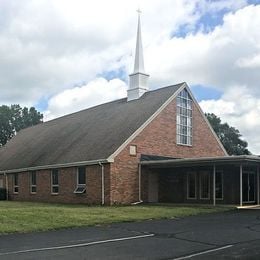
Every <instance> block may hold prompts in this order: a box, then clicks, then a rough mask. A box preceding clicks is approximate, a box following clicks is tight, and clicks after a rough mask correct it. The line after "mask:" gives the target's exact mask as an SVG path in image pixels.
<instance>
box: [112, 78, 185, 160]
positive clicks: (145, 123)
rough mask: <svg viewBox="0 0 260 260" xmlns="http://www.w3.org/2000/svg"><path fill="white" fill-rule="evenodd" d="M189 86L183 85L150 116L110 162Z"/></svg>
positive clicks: (115, 153) (120, 147)
mask: <svg viewBox="0 0 260 260" xmlns="http://www.w3.org/2000/svg"><path fill="white" fill-rule="evenodd" d="M186 86H187V84H186V83H183V84H182V86H181V87H179V89H178V90H177V91H176V92H175V93H174V94H173V95H172V96H171V97H170V98H169V99H168V100H166V101H165V102H164V103H163V104H162V105H161V107H160V108H159V109H158V110H157V111H156V112H155V113H154V114H153V115H152V116H150V117H149V118H148V119H147V120H146V121H145V122H144V123H143V124H142V125H141V126H140V127H139V128H138V129H137V130H136V131H135V132H134V133H133V134H132V135H131V136H130V137H129V138H128V139H127V140H126V141H125V142H124V143H123V144H122V145H121V146H119V148H118V149H117V150H116V151H115V152H114V153H113V154H111V155H110V156H109V157H108V160H114V159H115V157H116V156H117V155H118V154H119V153H120V152H121V151H122V150H123V149H124V148H125V147H126V146H127V145H128V144H129V143H130V142H132V141H133V139H134V138H135V137H136V136H137V135H139V134H140V133H141V132H142V131H143V130H144V128H146V127H147V125H149V124H150V123H151V122H152V121H153V120H154V119H155V118H156V117H157V116H158V115H159V114H160V113H161V112H162V111H163V110H164V109H165V108H166V107H167V106H168V105H169V104H170V103H171V102H172V100H173V99H174V98H176V97H177V95H178V94H179V93H180V92H181V91H182V90H183V89H184V88H185V87H186Z"/></svg>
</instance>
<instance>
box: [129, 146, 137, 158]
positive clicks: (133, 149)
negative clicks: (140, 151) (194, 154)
mask: <svg viewBox="0 0 260 260" xmlns="http://www.w3.org/2000/svg"><path fill="white" fill-rule="evenodd" d="M129 154H130V155H131V156H136V155H137V146H136V145H130V147H129Z"/></svg>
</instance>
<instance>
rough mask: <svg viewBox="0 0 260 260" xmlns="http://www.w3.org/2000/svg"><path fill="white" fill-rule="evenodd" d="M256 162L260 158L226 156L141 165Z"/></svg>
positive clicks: (152, 162) (143, 163)
mask: <svg viewBox="0 0 260 260" xmlns="http://www.w3.org/2000/svg"><path fill="white" fill-rule="evenodd" d="M243 161H244V162H254V163H260V157H258V156H248V155H238V156H224V157H200V158H184V159H172V160H171V159H168V160H151V161H142V162H140V164H141V165H143V166H145V165H147V166H160V165H164V166H165V165H167V166H182V165H183V164H185V165H197V164H201V163H234V162H243Z"/></svg>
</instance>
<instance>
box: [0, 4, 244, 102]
mask: <svg viewBox="0 0 260 260" xmlns="http://www.w3.org/2000/svg"><path fill="white" fill-rule="evenodd" d="M219 3H220V4H218V6H217V7H216V4H213V3H212V2H211V1H206V0H194V1H187V0H176V1H172V0H164V1H159V0H141V1H140V0H131V1H120V0H111V1H104V0H96V1H91V0H75V1H71V0H54V1H46V0H24V1H15V0H1V1H0V24H1V26H0V57H1V60H0V91H1V96H0V102H1V103H14V102H15V103H22V102H23V103H28V104H31V103H34V104H36V103H37V100H39V99H40V98H41V97H42V96H51V95H53V94H57V93H58V92H60V91H63V90H64V89H66V88H70V87H71V86H73V85H74V84H77V83H79V82H82V81H85V82H88V81H90V80H93V79H94V78H95V77H96V76H97V75H100V74H102V73H104V72H106V71H111V70H117V69H118V68H123V69H124V70H126V73H128V72H129V68H130V70H131V69H132V62H133V61H132V59H130V58H129V57H130V54H131V53H133V49H134V40H135V35H136V16H135V10H136V8H137V7H138V6H140V7H141V8H142V9H143V10H144V15H143V16H142V22H143V23H142V24H143V28H142V29H143V36H144V37H143V39H144V46H145V47H146V48H148V54H149V46H152V47H153V44H151V43H152V42H155V43H156V44H158V45H159V46H158V47H164V45H165V43H167V42H168V41H169V36H170V35H171V34H172V32H174V31H176V30H178V28H179V26H181V25H190V26H191V27H192V26H194V25H195V23H196V21H197V20H198V19H199V18H200V16H201V15H202V14H203V12H208V11H209V10H211V13H212V14H214V12H216V11H219V10H221V9H224V8H225V9H229V10H236V9H238V8H240V7H241V6H244V5H245V1H242V0H239V1H238V0H229V1H224V0H222V1H219ZM157 50H159V49H158V48H157ZM171 51H172V50H171ZM169 57H170V56H169ZM148 61H149V62H151V63H152V64H158V62H159V61H158V60H156V59H149V60H147V61H146V64H148ZM167 62H171V63H175V62H173V60H169V59H168V60H167ZM152 64H151V65H150V66H151V68H152V66H153V65H152ZM147 67H149V66H147ZM149 69H150V67H149ZM157 69H159V74H162V71H161V69H160V68H158V66H157ZM153 72H154V71H153V70H151V74H152V73H153ZM176 72H177V71H176ZM165 73H168V71H166V72H165ZM154 79H155V80H153V79H152V78H151V84H152V85H154V84H155V83H156V82H157V81H156V80H157V75H156V76H155V78H154ZM172 80H174V78H172ZM182 80H183V79H182ZM172 82H173V81H171V83H172Z"/></svg>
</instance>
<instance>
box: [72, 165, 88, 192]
mask: <svg viewBox="0 0 260 260" xmlns="http://www.w3.org/2000/svg"><path fill="white" fill-rule="evenodd" d="M82 167H84V168H85V184H82V183H79V169H80V168H82ZM86 182H87V178H86V167H85V166H80V167H78V168H77V187H76V189H75V190H74V193H75V194H83V193H85V192H86V186H87V184H86Z"/></svg>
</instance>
